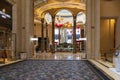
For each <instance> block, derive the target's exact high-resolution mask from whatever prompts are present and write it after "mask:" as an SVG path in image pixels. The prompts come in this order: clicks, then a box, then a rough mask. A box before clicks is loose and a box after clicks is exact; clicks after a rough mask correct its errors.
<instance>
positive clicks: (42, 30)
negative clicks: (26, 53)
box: [41, 18, 45, 52]
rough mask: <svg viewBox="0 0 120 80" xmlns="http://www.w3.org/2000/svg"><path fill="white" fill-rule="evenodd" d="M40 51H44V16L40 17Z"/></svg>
mask: <svg viewBox="0 0 120 80" xmlns="http://www.w3.org/2000/svg"><path fill="white" fill-rule="evenodd" d="M41 38H42V40H41V52H44V49H45V48H44V47H45V44H44V18H42V19H41Z"/></svg>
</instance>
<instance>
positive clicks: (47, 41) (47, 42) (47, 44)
mask: <svg viewBox="0 0 120 80" xmlns="http://www.w3.org/2000/svg"><path fill="white" fill-rule="evenodd" d="M48 47H49V40H48V24H47V23H46V52H48Z"/></svg>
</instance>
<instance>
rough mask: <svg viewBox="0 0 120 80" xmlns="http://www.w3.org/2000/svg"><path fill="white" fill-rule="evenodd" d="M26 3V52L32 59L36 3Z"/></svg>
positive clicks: (27, 1)
mask: <svg viewBox="0 0 120 80" xmlns="http://www.w3.org/2000/svg"><path fill="white" fill-rule="evenodd" d="M24 1H25V33H26V34H25V35H26V37H25V38H26V43H25V51H26V53H27V58H31V57H32V56H33V54H34V43H33V42H32V41H31V40H30V39H31V37H33V29H34V28H33V27H34V1H33V0H24Z"/></svg>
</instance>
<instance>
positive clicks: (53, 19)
mask: <svg viewBox="0 0 120 80" xmlns="http://www.w3.org/2000/svg"><path fill="white" fill-rule="evenodd" d="M54 25H55V16H53V15H52V53H55V42H54V35H55V31H54V30H55V26H54Z"/></svg>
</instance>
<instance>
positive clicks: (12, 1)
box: [6, 0, 16, 5]
mask: <svg viewBox="0 0 120 80" xmlns="http://www.w3.org/2000/svg"><path fill="white" fill-rule="evenodd" d="M6 1H7V2H9V3H10V4H12V5H14V4H15V3H16V2H15V0H6Z"/></svg>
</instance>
